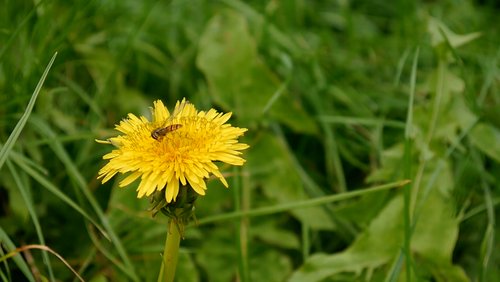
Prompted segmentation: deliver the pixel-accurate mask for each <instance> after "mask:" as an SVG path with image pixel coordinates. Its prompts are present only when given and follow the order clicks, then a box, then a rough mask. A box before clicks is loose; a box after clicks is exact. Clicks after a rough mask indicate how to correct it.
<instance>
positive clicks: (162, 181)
mask: <svg viewBox="0 0 500 282" xmlns="http://www.w3.org/2000/svg"><path fill="white" fill-rule="evenodd" d="M151 112H152V116H153V118H152V121H149V120H148V119H147V118H146V117H143V116H141V117H137V116H135V115H133V114H128V117H127V118H126V119H124V120H122V121H121V122H120V124H119V125H117V126H116V129H117V130H118V131H120V132H121V133H122V134H121V135H119V136H117V137H113V138H110V139H108V140H106V141H102V140H97V142H99V143H105V144H112V145H114V146H116V147H117V149H115V150H113V151H111V153H109V154H106V155H104V156H103V159H105V160H108V162H107V163H106V164H105V165H104V167H103V168H102V169H101V170H100V171H99V176H98V178H100V179H102V183H105V182H106V181H108V180H110V179H111V178H112V177H113V176H115V175H116V174H117V173H122V174H128V175H127V177H125V178H124V179H123V180H122V181H121V182H120V183H119V186H120V187H124V186H127V185H129V184H131V183H132V182H134V181H135V180H137V179H139V178H140V184H139V187H138V188H137V197H138V198H141V197H143V196H150V195H151V194H153V193H154V192H156V191H162V190H163V189H166V190H165V191H164V193H165V200H166V202H167V203H170V202H175V200H176V198H177V195H178V194H179V189H185V188H188V187H184V186H190V187H192V189H193V190H194V191H195V192H196V193H197V194H199V195H205V190H206V189H207V186H206V183H205V180H206V179H207V178H209V177H210V176H211V175H214V176H215V177H217V178H218V179H219V180H220V181H221V182H222V183H223V184H224V186H226V187H228V184H227V181H226V179H225V178H224V176H222V174H221V172H220V171H219V168H218V167H217V165H216V164H215V163H214V162H223V163H227V164H231V165H238V166H240V165H243V163H244V162H245V160H244V159H243V158H242V157H241V154H242V153H241V151H242V150H245V149H247V148H248V147H249V146H248V145H247V144H242V143H238V137H240V136H242V135H243V133H244V132H245V131H247V129H246V128H238V127H233V126H231V124H228V123H226V122H227V121H228V120H229V118H230V117H231V113H220V112H217V111H216V110H214V109H210V110H209V111H207V112H205V111H197V110H196V108H195V107H194V106H193V105H192V104H191V103H189V102H187V101H186V100H185V99H183V100H182V101H181V102H179V101H178V102H177V104H176V106H175V109H174V111H173V113H172V114H170V112H169V111H168V109H167V108H166V107H165V106H164V105H163V103H162V102H161V101H160V100H157V101H155V102H154V103H153V108H152V109H151Z"/></svg>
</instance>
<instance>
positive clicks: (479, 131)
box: [469, 123, 500, 162]
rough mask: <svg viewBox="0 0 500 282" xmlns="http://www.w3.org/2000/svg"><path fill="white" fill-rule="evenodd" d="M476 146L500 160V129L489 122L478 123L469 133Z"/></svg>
mask: <svg viewBox="0 0 500 282" xmlns="http://www.w3.org/2000/svg"><path fill="white" fill-rule="evenodd" d="M469 137H470V140H471V141H472V144H474V146H476V147H478V148H479V150H481V151H482V152H483V153H485V154H486V155H488V156H489V157H491V158H492V159H494V160H496V161H497V162H500V131H499V130H498V129H497V128H496V127H493V126H491V125H489V124H487V123H478V124H476V126H474V128H473V129H472V131H471V132H470V134H469Z"/></svg>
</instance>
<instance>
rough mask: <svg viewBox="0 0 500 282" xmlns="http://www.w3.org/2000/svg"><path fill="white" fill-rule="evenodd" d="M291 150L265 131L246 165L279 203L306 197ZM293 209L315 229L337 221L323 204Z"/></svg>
mask: <svg viewBox="0 0 500 282" xmlns="http://www.w3.org/2000/svg"><path fill="white" fill-rule="evenodd" d="M289 154H290V152H288V151H287V149H286V148H284V147H283V146H282V144H281V143H280V142H279V141H278V140H277V138H276V137H275V136H273V135H270V134H263V135H262V136H261V137H260V139H259V141H258V142H257V143H255V144H253V146H252V150H251V153H249V154H248V158H247V160H248V162H247V164H246V166H247V168H248V169H249V171H250V173H251V174H252V177H253V178H254V179H255V181H256V183H257V184H258V185H262V192H263V193H264V194H265V195H266V196H267V197H268V198H270V199H272V200H273V201H276V202H277V203H290V202H296V201H299V200H304V199H306V198H307V195H306V194H305V192H304V189H303V186H302V182H301V179H300V176H299V174H298V172H297V171H296V170H295V168H294V166H293V165H292V161H291V160H290V156H289ZM291 213H292V214H293V215H294V216H295V217H297V218H298V219H299V220H301V221H303V222H306V223H307V224H308V225H309V226H310V227H311V228H313V229H332V228H334V223H333V222H332V220H331V219H330V218H329V215H328V214H327V213H326V212H325V210H324V209H323V208H321V207H311V208H302V209H297V210H293V211H291Z"/></svg>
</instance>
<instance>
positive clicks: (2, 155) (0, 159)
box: [0, 52, 57, 168]
mask: <svg viewBox="0 0 500 282" xmlns="http://www.w3.org/2000/svg"><path fill="white" fill-rule="evenodd" d="M56 57H57V52H55V53H54V55H53V56H52V59H50V62H49V64H48V65H47V67H46V68H45V71H44V72H43V74H42V77H41V78H40V80H39V81H38V84H37V86H36V88H35V91H34V92H33V95H31V99H30V101H29V103H28V106H27V107H26V110H25V111H24V113H23V115H22V116H21V119H20V120H19V121H18V122H17V125H16V127H14V130H13V131H12V133H11V134H10V136H9V138H8V139H7V142H5V145H4V146H3V147H2V150H1V151H0V168H1V167H2V166H3V164H4V163H5V160H7V157H8V156H9V153H10V151H11V150H12V148H13V147H14V144H15V143H16V141H17V138H18V137H19V135H20V134H21V131H22V130H23V128H24V125H26V122H27V121H28V118H29V117H30V115H31V111H32V110H33V107H34V106H35V101H36V98H37V97H38V94H39V93H40V90H41V89H42V85H43V83H44V82H45V78H47V75H48V74H49V70H50V68H51V67H52V64H53V63H54V61H55V59H56Z"/></svg>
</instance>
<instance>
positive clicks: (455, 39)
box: [427, 17, 481, 48]
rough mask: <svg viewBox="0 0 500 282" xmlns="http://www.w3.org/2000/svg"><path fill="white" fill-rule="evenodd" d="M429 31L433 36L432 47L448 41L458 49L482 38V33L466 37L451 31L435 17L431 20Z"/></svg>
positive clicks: (473, 33) (470, 34)
mask: <svg viewBox="0 0 500 282" xmlns="http://www.w3.org/2000/svg"><path fill="white" fill-rule="evenodd" d="M427 30H428V32H429V34H430V35H431V44H432V46H437V45H439V44H442V43H444V42H446V40H448V41H449V42H450V45H451V47H453V48H456V47H460V46H462V45H464V44H467V43H469V42H471V41H472V40H474V39H476V38H478V37H479V36H481V33H480V32H472V33H468V34H464V35H460V34H456V33H454V32H453V31H451V30H450V29H449V28H448V27H447V26H445V25H444V24H443V23H442V22H440V21H439V20H437V19H435V18H433V17H430V18H429V22H428V26H427ZM443 34H444V36H446V38H444V37H443Z"/></svg>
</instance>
